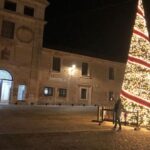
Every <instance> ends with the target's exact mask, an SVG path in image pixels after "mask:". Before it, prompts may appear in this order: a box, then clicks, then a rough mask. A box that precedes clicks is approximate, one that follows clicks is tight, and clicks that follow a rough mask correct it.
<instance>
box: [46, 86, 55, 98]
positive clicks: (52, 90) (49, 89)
mask: <svg viewBox="0 0 150 150" xmlns="http://www.w3.org/2000/svg"><path fill="white" fill-rule="evenodd" d="M53 93H54V88H52V87H45V88H44V95H45V96H53Z"/></svg>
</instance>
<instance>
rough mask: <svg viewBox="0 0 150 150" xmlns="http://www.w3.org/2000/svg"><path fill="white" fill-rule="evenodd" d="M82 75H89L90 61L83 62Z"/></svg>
mask: <svg viewBox="0 0 150 150" xmlns="http://www.w3.org/2000/svg"><path fill="white" fill-rule="evenodd" d="M82 75H83V76H87V75H88V63H82Z"/></svg>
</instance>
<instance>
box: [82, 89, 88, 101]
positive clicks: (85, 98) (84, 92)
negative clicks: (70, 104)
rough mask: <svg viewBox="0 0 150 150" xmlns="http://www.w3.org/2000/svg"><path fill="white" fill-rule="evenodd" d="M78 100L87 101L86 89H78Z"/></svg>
mask: <svg viewBox="0 0 150 150" xmlns="http://www.w3.org/2000/svg"><path fill="white" fill-rule="evenodd" d="M80 99H82V100H88V88H84V87H83V88H80Z"/></svg>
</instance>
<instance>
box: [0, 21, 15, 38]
mask: <svg viewBox="0 0 150 150" xmlns="http://www.w3.org/2000/svg"><path fill="white" fill-rule="evenodd" d="M14 29H15V24H14V23H13V22H10V21H3V23H2V29H1V35H2V36H3V37H6V38H10V39H13V38H14Z"/></svg>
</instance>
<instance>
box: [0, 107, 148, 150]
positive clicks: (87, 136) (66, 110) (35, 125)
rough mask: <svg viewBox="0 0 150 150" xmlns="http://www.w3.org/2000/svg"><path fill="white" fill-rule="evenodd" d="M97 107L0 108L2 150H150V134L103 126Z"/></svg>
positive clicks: (125, 128) (146, 131)
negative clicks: (117, 130) (116, 130)
mask: <svg viewBox="0 0 150 150" xmlns="http://www.w3.org/2000/svg"><path fill="white" fill-rule="evenodd" d="M96 111H97V108H96V107H94V106H93V107H88V106H85V107H83V106H78V107H72V106H0V150H150V141H149V139H150V131H149V130H146V129H141V130H139V131H135V130H134V128H133V127H125V126H123V130H122V131H121V132H115V131H112V130H111V128H112V126H113V125H112V123H110V122H104V123H102V124H101V125H99V124H98V123H97V122H94V121H93V120H96V119H97V118H96Z"/></svg>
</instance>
